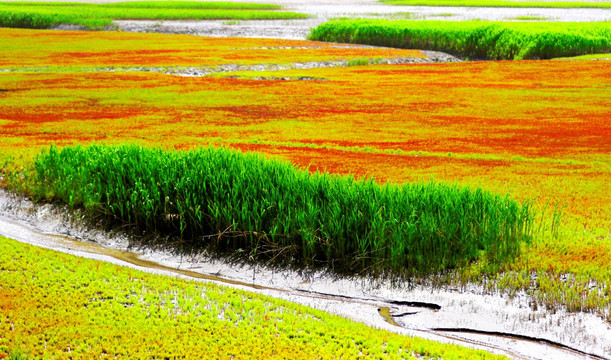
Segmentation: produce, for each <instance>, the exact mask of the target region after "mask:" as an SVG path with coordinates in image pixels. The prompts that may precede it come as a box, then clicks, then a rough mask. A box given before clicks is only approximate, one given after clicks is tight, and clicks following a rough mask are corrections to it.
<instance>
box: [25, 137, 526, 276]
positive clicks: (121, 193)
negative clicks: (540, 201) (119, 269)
mask: <svg viewBox="0 0 611 360" xmlns="http://www.w3.org/2000/svg"><path fill="white" fill-rule="evenodd" d="M34 167H35V175H34V176H33V177H31V178H30V182H29V185H28V186H29V189H30V191H31V192H32V194H33V195H34V196H35V197H38V198H46V199H49V200H56V201H62V202H66V203H69V204H70V205H71V206H73V207H78V206H83V207H84V208H85V209H86V210H87V211H89V212H91V213H92V214H93V215H97V216H107V217H108V218H109V219H110V220H111V221H116V222H117V223H119V224H130V225H132V226H134V227H135V228H136V229H137V231H139V232H146V233H162V234H176V235H180V236H181V237H182V239H183V240H185V241H190V242H191V244H192V245H193V246H196V247H202V248H204V247H207V248H208V247H210V248H214V249H216V250H217V251H220V252H236V251H238V252H242V253H244V254H249V255H252V256H255V257H257V256H260V255H261V256H262V258H263V259H264V258H266V257H271V256H276V255H278V254H282V255H283V256H284V258H282V260H283V261H285V262H291V263H295V262H297V263H301V264H303V265H306V266H327V267H331V268H333V269H335V270H336V271H339V272H350V273H352V272H367V273H377V274H397V275H399V274H400V275H414V274H425V273H431V272H435V271H440V270H444V269H449V268H455V267H458V266H461V265H464V264H467V263H469V262H471V261H474V260H476V259H478V258H481V257H485V258H486V259H488V260H489V261H490V262H491V263H496V264H501V263H503V262H504V261H506V260H508V259H510V258H512V257H514V256H516V255H517V254H518V253H519V251H520V247H521V243H522V241H526V240H528V238H529V233H530V227H531V222H532V219H531V215H530V214H529V212H530V204H529V203H524V204H522V205H520V204H518V203H516V202H515V201H512V200H510V199H508V198H507V197H506V196H497V195H492V194H490V193H487V192H484V191H482V190H481V189H468V188H460V187H457V186H452V185H443V184H438V183H409V184H405V185H394V184H384V185H380V184H378V183H376V182H374V181H373V180H355V179H354V178H353V177H347V176H332V175H329V174H320V173H314V174H312V173H309V172H306V171H302V170H298V169H295V168H294V167H293V166H292V165H291V164H289V163H287V162H283V161H278V160H266V159H265V158H263V157H262V156H260V155H255V154H242V153H241V152H237V151H232V150H227V149H222V148H220V149H214V148H208V149H199V150H194V151H189V152H179V151H167V150H160V149H150V148H142V147H138V146H119V147H110V146H99V145H92V146H89V147H67V148H64V149H62V150H61V151H60V150H58V149H57V148H55V147H52V148H50V149H49V150H48V151H45V152H43V153H42V154H40V155H39V157H38V158H37V160H36V161H35V164H34Z"/></svg>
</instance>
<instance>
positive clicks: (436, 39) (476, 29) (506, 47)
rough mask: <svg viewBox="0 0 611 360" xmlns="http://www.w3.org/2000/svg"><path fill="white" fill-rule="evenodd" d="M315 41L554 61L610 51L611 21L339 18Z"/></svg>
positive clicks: (324, 26)
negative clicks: (558, 21)
mask: <svg viewBox="0 0 611 360" xmlns="http://www.w3.org/2000/svg"><path fill="white" fill-rule="evenodd" d="M309 38H310V39H311V40H319V41H330V42H343V43H355V44H367V45H377V46H388V47H395V48H405V49H422V50H435V51H443V52H447V53H450V54H452V55H456V56H460V57H463V58H470V59H495V60H503V59H505V60H512V59H513V60H520V59H551V58H556V57H565V56H578V55H584V54H594V53H608V52H611V24H610V23H608V22H598V23H555V22H554V23H551V22H537V23H532V22H528V23H524V22H491V21H390V20H362V19H361V20H337V21H331V22H327V23H324V24H321V25H319V26H318V27H317V28H315V29H313V30H312V32H311V34H310V37H309Z"/></svg>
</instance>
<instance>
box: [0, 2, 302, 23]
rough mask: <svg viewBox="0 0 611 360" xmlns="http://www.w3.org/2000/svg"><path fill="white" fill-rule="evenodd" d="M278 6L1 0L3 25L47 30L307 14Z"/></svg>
mask: <svg viewBox="0 0 611 360" xmlns="http://www.w3.org/2000/svg"><path fill="white" fill-rule="evenodd" d="M275 9H278V7H277V6H274V5H266V4H247V3H229V2H199V1H159V2H150V1H149V2H147V1H144V2H139V1H130V2H124V3H108V4H88V3H65V2H63V3H43V2H0V26H3V27H15V28H32V29H46V28H51V27H53V26H56V25H60V24H72V25H80V26H83V27H85V28H89V29H102V28H104V27H107V26H110V25H111V24H112V20H127V19H131V20H134V19H137V20H214V19H233V20H262V19H299V18H305V17H307V15H305V14H299V13H295V12H287V11H276V10H275Z"/></svg>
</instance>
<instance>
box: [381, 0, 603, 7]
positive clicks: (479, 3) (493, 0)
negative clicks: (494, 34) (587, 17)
mask: <svg viewBox="0 0 611 360" xmlns="http://www.w3.org/2000/svg"><path fill="white" fill-rule="evenodd" d="M380 1H381V2H383V3H387V4H392V5H406V6H460V7H463V6H466V7H510V8H603V9H609V8H611V3H609V2H590V1H514V0H380Z"/></svg>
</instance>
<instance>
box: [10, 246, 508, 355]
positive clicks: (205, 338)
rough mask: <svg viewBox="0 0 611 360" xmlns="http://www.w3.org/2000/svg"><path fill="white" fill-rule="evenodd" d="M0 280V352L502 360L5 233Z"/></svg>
mask: <svg viewBox="0 0 611 360" xmlns="http://www.w3.org/2000/svg"><path fill="white" fill-rule="evenodd" d="M0 278H1V279H2V282H1V284H2V286H0V359H8V360H23V359H99V358H108V359H234V358H235V359H236V360H239V359H339V358H342V359H365V358H367V359H416V358H423V357H425V358H435V359H441V358H443V359H448V360H450V359H506V357H503V356H498V355H492V354H490V353H487V352H484V351H481V350H472V349H467V348H463V347H459V346H456V345H449V344H439V343H435V342H433V341H429V340H424V339H420V338H412V337H409V336H403V335H399V334H393V333H390V332H388V331H382V330H377V329H373V328H371V327H367V326H365V325H363V324H358V323H355V322H353V321H350V320H347V319H344V318H340V317H338V316H333V315H330V314H327V313H324V312H322V311H319V310H314V309H311V308H307V307H305V306H301V305H297V304H292V303H289V302H287V301H282V300H278V299H273V298H270V297H266V296H261V295H257V294H253V293H248V292H246V291H243V290H237V289H231V288H228V287H225V286H218V285H215V284H211V283H201V282H195V281H187V280H182V279H177V278H171V277H167V276H161V275H153V274H147V273H144V272H141V271H137V270H133V269H129V268H125V267H122V266H117V265H113V264H109V263H104V262H100V261H95V260H90V259H83V258H79V257H76V256H73V255H68V254H62V253H58V252H54V251H50V250H45V249H41V248H38V247H34V246H29V245H25V244H21V243H18V242H16V241H13V240H9V239H6V238H3V237H1V236H0ZM7 356H8V357H7Z"/></svg>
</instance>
